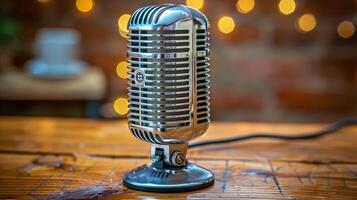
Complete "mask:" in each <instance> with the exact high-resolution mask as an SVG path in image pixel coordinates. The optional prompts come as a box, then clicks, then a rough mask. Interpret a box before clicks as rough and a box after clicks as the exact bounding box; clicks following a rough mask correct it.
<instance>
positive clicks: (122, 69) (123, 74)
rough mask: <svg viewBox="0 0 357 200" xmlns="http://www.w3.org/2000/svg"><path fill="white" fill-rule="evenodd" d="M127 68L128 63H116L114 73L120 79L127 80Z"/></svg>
mask: <svg viewBox="0 0 357 200" xmlns="http://www.w3.org/2000/svg"><path fill="white" fill-rule="evenodd" d="M128 66H129V63H128V62H125V61H123V62H120V63H118V65H117V67H116V72H117V75H118V76H119V77H120V78H124V79H126V78H128Z"/></svg>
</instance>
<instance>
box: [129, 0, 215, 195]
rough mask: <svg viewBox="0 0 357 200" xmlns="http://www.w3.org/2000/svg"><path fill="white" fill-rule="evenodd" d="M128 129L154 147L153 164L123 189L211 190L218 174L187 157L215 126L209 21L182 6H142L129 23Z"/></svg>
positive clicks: (135, 173) (142, 168) (131, 176)
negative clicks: (196, 140)
mask: <svg viewBox="0 0 357 200" xmlns="http://www.w3.org/2000/svg"><path fill="white" fill-rule="evenodd" d="M128 29H129V33H128V52H127V54H128V62H129V63H130V66H129V88H128V89H129V113H128V121H129V129H130V131H131V132H132V134H133V135H134V136H135V137H137V138H138V139H140V140H143V141H146V142H149V143H152V145H151V158H152V162H151V163H148V164H145V165H143V166H140V167H138V168H135V169H133V170H132V171H130V172H128V173H127V174H126V175H125V177H124V179H123V183H124V185H126V186H128V187H131V188H134V189H139V190H144V191H151V192H183V191H189V190H196V189H201V188H204V187H208V186H210V185H212V184H213V182H214V175H213V173H212V172H210V171H209V170H207V169H204V168H202V167H199V166H197V165H195V164H193V163H190V162H189V161H188V160H187V159H186V154H187V148H188V141H189V140H191V139H192V138H194V137H197V136H199V135H201V134H203V133H204V132H205V131H206V130H207V128H208V125H209V122H210V103H209V101H210V79H209V58H208V53H209V44H208V31H207V29H208V21H207V18H206V17H205V16H204V15H203V14H202V13H201V12H199V11H197V10H195V9H192V8H189V7H186V6H183V5H171V4H170V5H158V6H148V7H143V8H140V9H138V10H136V11H135V12H134V14H133V15H132V16H131V18H130V20H129V27H128Z"/></svg>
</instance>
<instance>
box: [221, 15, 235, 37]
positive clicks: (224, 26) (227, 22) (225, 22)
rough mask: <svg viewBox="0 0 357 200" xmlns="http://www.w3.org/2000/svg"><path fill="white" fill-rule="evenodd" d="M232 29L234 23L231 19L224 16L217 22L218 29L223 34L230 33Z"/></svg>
mask: <svg viewBox="0 0 357 200" xmlns="http://www.w3.org/2000/svg"><path fill="white" fill-rule="evenodd" d="M234 27H235V22H234V20H233V18H232V17H228V16H224V17H221V18H220V19H219V20H218V29H219V31H221V32H222V33H224V34H228V33H231V32H232V31H233V30H234Z"/></svg>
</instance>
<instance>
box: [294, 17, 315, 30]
mask: <svg viewBox="0 0 357 200" xmlns="http://www.w3.org/2000/svg"><path fill="white" fill-rule="evenodd" d="M316 24H317V21H316V17H315V16H314V15H312V14H304V15H302V16H301V17H299V19H298V22H297V25H298V28H299V29H300V30H301V31H303V32H309V31H312V30H313V29H314V28H315V27H316Z"/></svg>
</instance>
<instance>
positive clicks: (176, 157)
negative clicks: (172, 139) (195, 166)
mask: <svg viewBox="0 0 357 200" xmlns="http://www.w3.org/2000/svg"><path fill="white" fill-rule="evenodd" d="M171 163H172V165H174V166H178V167H180V166H184V165H186V158H185V155H184V154H183V153H182V152H180V151H175V152H174V153H173V154H172V156H171Z"/></svg>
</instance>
